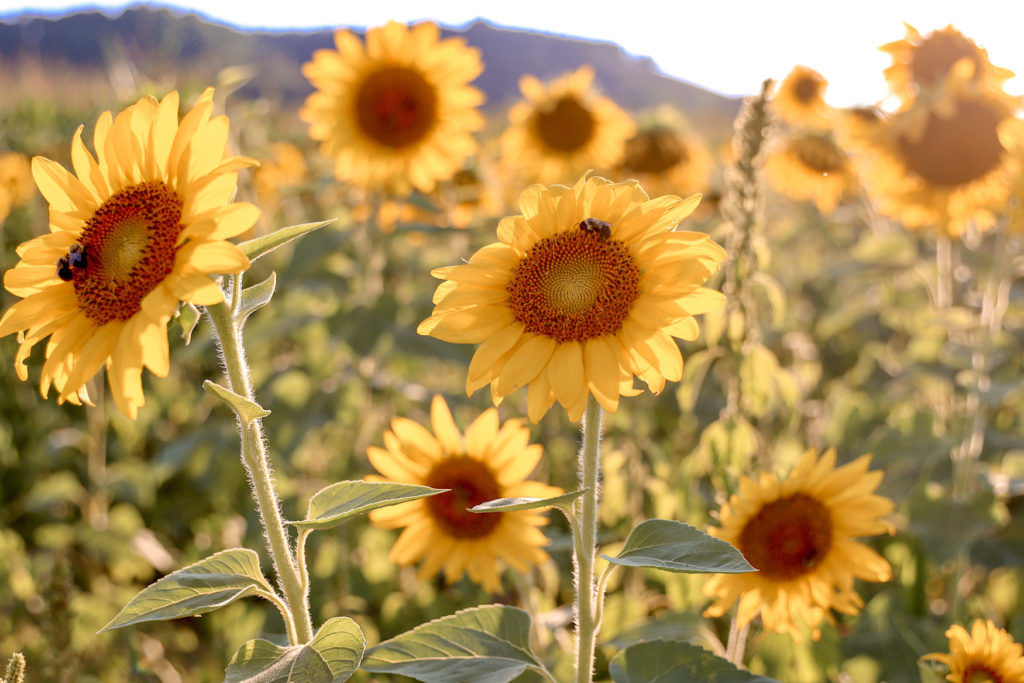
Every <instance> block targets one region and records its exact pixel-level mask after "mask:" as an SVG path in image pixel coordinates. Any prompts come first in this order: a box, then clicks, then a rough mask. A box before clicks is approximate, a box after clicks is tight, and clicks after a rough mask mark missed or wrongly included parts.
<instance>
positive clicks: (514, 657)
mask: <svg viewBox="0 0 1024 683" xmlns="http://www.w3.org/2000/svg"><path fill="white" fill-rule="evenodd" d="M363 668H364V669H366V670H367V671H372V672H374V673H394V674H402V675H404V676H410V677H412V678H415V679H417V680H419V681H426V682H427V683H432V682H436V683H449V682H450V681H474V682H475V683H508V681H512V680H513V679H515V678H516V676H519V675H520V674H521V673H523V672H524V671H525V670H526V669H529V668H533V669H542V668H543V666H542V665H541V663H540V662H539V661H538V660H537V657H536V655H534V654H533V651H532V650H531V649H530V615H529V614H527V613H526V612H525V611H523V610H521V609H519V608H518V607H507V606H505V605H486V606H484V607H474V608H472V609H466V610H462V611H461V612H456V613H455V614H453V615H451V616H448V617H442V618H440V619H435V620H434V621H431V622H428V623H426V624H422V625H421V626H417V627H416V628H414V629H413V630H411V631H406V632H405V633H403V634H401V635H398V636H395V637H394V638H391V639H390V640H386V641H384V642H383V643H381V644H380V645H377V646H376V647H373V648H370V650H369V651H368V652H367V653H366V659H365V660H364V661H363Z"/></svg>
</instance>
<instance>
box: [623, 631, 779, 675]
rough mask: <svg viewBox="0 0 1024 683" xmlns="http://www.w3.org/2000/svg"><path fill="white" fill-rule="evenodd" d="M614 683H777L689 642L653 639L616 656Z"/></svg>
mask: <svg viewBox="0 0 1024 683" xmlns="http://www.w3.org/2000/svg"><path fill="white" fill-rule="evenodd" d="M608 672H609V673H610V674H611V676H612V681H614V683H677V682H678V681H714V682H715V683H778V681H776V680H775V679H774V678H767V677H765V676H756V675H754V674H752V673H750V672H749V671H742V670H740V669H737V668H736V667H735V666H734V665H733V664H731V663H730V662H729V661H727V660H725V659H722V658H721V657H718V656H716V655H713V654H711V653H710V652H707V651H706V650H703V649H701V648H699V647H697V646H696V645H691V644H690V643H682V642H678V641H671V640H652V641H648V642H644V643H637V644H636V645H633V646H632V647H628V648H626V649H625V650H623V651H622V652H620V653H619V654H617V655H616V656H615V657H614V658H613V659H612V661H611V662H610V663H609V665H608Z"/></svg>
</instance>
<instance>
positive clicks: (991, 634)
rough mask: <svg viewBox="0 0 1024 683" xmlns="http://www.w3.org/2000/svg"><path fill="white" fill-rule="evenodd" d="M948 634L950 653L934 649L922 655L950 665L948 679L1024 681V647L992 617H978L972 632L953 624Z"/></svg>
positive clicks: (958, 682)
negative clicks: (998, 625)
mask: <svg viewBox="0 0 1024 683" xmlns="http://www.w3.org/2000/svg"><path fill="white" fill-rule="evenodd" d="M946 638H948V639H949V654H943V653H941V652H932V653H931V654H927V655H925V656H924V657H922V658H921V659H934V660H936V661H939V662H942V663H943V664H945V665H947V666H948V667H949V674H948V675H947V676H946V680H947V681H952V683H983V682H986V681H991V682H992V683H1024V647H1022V646H1021V645H1020V643H1016V642H1014V640H1013V638H1012V637H1011V636H1010V634H1009V633H1007V632H1006V631H1004V630H1003V629H1001V628H996V625H995V624H993V623H992V622H991V621H990V620H988V619H985V620H982V619H975V620H974V623H973V624H972V625H971V632H970V633H968V632H967V630H966V629H965V628H964V627H962V626H959V625H953V626H950V627H949V629H948V630H947V631H946Z"/></svg>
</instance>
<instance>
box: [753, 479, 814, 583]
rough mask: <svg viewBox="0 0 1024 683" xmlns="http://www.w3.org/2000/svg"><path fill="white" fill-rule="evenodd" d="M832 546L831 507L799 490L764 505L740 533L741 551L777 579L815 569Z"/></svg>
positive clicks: (787, 577) (769, 575)
mask: <svg viewBox="0 0 1024 683" xmlns="http://www.w3.org/2000/svg"><path fill="white" fill-rule="evenodd" d="M831 546H832V519H831V516H830V515H829V511H828V509H827V508H826V507H825V506H824V505H822V504H821V503H820V502H819V501H817V500H815V499H814V498H812V497H811V496H808V495H805V494H802V493H797V494H795V495H792V496H790V497H788V498H780V499H779V500H776V501H773V502H771V503H768V504H767V505H765V506H764V507H762V508H761V510H760V512H758V513H757V514H756V515H755V516H754V517H753V518H751V519H750V521H748V522H747V524H746V526H744V527H743V531H742V533H741V534H740V551H741V552H742V553H743V556H744V557H746V558H747V560H748V561H749V562H750V564H752V565H754V567H756V568H757V569H759V570H761V575H762V576H764V577H766V578H768V579H772V580H776V581H786V580H789V579H795V578H797V577H799V576H802V575H804V574H807V573H809V572H811V571H813V570H814V568H815V567H816V566H817V565H818V563H819V562H820V561H821V560H822V559H823V558H824V557H825V555H826V554H827V553H828V551H829V548H830V547H831Z"/></svg>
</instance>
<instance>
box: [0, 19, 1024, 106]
mask: <svg viewBox="0 0 1024 683" xmlns="http://www.w3.org/2000/svg"><path fill="white" fill-rule="evenodd" d="M128 4H137V3H126V2H124V1H123V0H122V1H120V2H117V1H115V0H99V1H93V2H88V3H82V2H69V1H68V0H32V1H30V2H28V3H16V2H14V1H12V0H0V14H5V15H6V14H10V13H12V12H19V11H26V10H43V11H47V12H53V11H57V10H62V9H65V8H68V7H82V6H83V5H84V6H87V7H93V8H95V7H98V6H99V7H106V8H118V7H124V6H126V5H128ZM159 4H163V5H169V6H173V7H179V8H194V9H195V10H196V11H198V12H199V13H201V14H204V15H206V16H208V17H211V18H215V19H220V20H224V21H226V22H228V23H232V24H235V25H237V26H241V27H260V28H313V27H317V28H323V27H334V26H354V27H366V26H376V25H378V24H382V23H384V22H385V21H387V20H388V19H397V20H399V21H413V20H416V19H433V20H436V21H438V22H439V23H441V24H443V25H446V26H460V25H463V24H466V23H467V22H471V21H473V20H474V19H475V18H477V17H482V18H485V19H488V20H490V21H491V22H493V23H495V24H498V25H501V26H508V27H517V28H529V29H535V30H541V31H547V32H551V33H559V34H564V35H573V36H579V37H584V38H592V39H599V40H607V41H611V42H615V43H618V44H619V45H621V46H622V47H623V49H625V50H626V51H627V52H629V53H631V54H634V55H642V56H648V57H651V58H653V59H654V61H655V63H656V64H657V65H658V66H659V68H660V69H661V70H662V71H664V72H665V73H666V74H669V75H671V76H675V77H677V78H681V79H684V80H687V81H690V82H692V83H696V84H698V85H701V86H703V87H705V88H708V89H710V90H714V91H717V92H721V93H725V94H729V95H745V94H751V93H754V92H756V91H757V90H758V89H759V87H760V84H761V81H763V80H764V79H765V78H769V77H770V78H776V79H781V78H782V77H784V76H785V75H786V73H788V72H789V70H790V69H791V68H792V67H793V66H794V65H796V64H805V65H807V66H810V67H812V68H814V69H817V70H818V71H820V72H821V73H822V75H824V76H825V78H827V79H828V81H829V89H828V91H827V93H826V99H828V100H829V101H830V102H831V103H832V104H834V105H839V106H845V105H850V104H868V103H873V102H877V101H879V100H881V99H883V98H884V97H885V95H886V88H885V81H884V79H883V77H882V70H883V69H884V68H885V67H886V66H888V65H889V63H890V60H889V58H888V56H887V55H886V54H884V53H882V52H879V51H878V46H879V45H882V44H884V43H887V42H891V41H893V40H899V39H900V38H902V37H903V36H904V28H903V22H907V23H909V24H911V25H912V26H914V27H915V28H917V29H918V30H919V31H921V32H922V33H927V32H928V31H930V30H932V29H937V28H943V27H945V26H946V25H948V24H953V25H954V26H955V27H956V28H958V29H959V30H960V31H961V32H963V33H964V34H965V35H967V36H968V37H970V38H972V39H974V41H975V42H977V43H978V44H979V45H980V46H982V47H984V48H986V49H987V50H988V51H989V57H990V58H991V60H992V62H993V63H995V64H997V65H998V66H1002V67H1005V68H1008V69H1010V70H1012V71H1014V72H1016V73H1018V74H1022V75H1021V76H1018V77H1016V78H1014V79H1012V80H1011V81H1009V83H1008V84H1007V89H1008V90H1009V91H1010V92H1012V93H1014V94H1018V95H1024V38H1022V37H1021V34H1022V26H1024V24H1022V19H1024V3H1022V2H1021V0H972V1H971V2H964V1H963V0H960V1H959V2H950V1H949V0H932V1H931V2H928V1H926V0H902V1H900V0H888V1H886V0H861V1H860V2H849V1H847V2H830V1H829V0H751V1H748V0H744V1H738V0H625V1H624V2H614V1H613V0H590V1H589V2H579V1H578V0H504V1H503V2H500V3H498V2H480V1H477V2H469V1H467V0H435V1H434V2H425V1H424V0H417V1H415V2H414V1H413V0H275V1H271V2H261V1H258V0H168V1H166V2H161V3H159ZM1014 7H1016V9H1013V8H1014Z"/></svg>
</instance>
